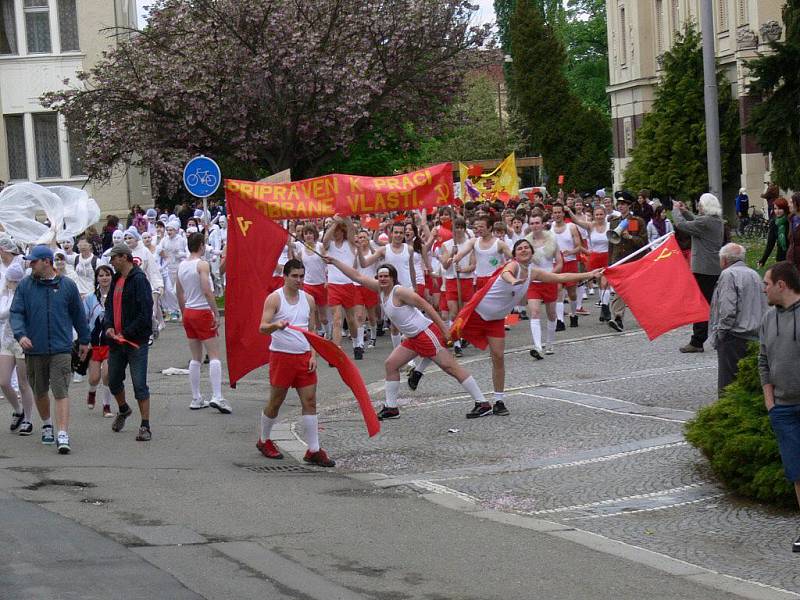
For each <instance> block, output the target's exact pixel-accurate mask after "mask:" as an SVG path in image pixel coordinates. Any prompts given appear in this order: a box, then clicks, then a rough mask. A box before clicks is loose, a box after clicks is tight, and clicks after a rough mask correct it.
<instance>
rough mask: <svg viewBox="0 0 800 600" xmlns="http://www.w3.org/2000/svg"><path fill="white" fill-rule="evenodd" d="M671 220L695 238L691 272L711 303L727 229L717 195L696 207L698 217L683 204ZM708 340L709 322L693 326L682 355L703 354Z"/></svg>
mask: <svg viewBox="0 0 800 600" xmlns="http://www.w3.org/2000/svg"><path fill="white" fill-rule="evenodd" d="M673 208H674V210H673V211H672V218H673V219H674V221H675V229H677V230H678V231H682V232H683V233H688V234H689V235H690V236H691V238H692V260H691V268H692V273H693V274H694V278H695V280H697V285H698V286H700V291H701V292H703V296H705V298H706V300H707V301H708V302H711V295H712V294H713V293H714V286H715V285H716V284H717V279H718V278H719V273H720V268H719V249H720V248H722V244H723V238H724V236H725V226H724V224H723V222H722V207H721V206H720V204H719V200H717V197H716V196H714V194H703V195H702V196H700V200H699V201H698V203H697V210H698V214H697V215H694V214H692V213H691V212H690V211H689V210H688V209H687V208H686V207H685V206H684V204H683V202H675V204H674V207H673ZM707 339H708V321H704V322H702V323H695V324H694V325H693V326H692V339H691V340H690V341H689V343H688V344H687V345H686V346H682V347H681V349H680V350H681V352H702V351H703V344H704V343H705V341H706V340H707Z"/></svg>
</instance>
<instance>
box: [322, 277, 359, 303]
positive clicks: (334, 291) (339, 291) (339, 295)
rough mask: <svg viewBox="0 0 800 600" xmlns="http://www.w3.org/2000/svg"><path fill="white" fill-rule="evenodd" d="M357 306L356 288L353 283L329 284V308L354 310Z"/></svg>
mask: <svg viewBox="0 0 800 600" xmlns="http://www.w3.org/2000/svg"><path fill="white" fill-rule="evenodd" d="M355 305H356V286H354V285H353V284H352V283H329V284H328V306H344V307H345V308H353V307H354V306H355Z"/></svg>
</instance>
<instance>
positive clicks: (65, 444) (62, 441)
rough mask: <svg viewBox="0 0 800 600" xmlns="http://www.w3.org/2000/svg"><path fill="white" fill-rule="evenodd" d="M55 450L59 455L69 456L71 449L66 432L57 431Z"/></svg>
mask: <svg viewBox="0 0 800 600" xmlns="http://www.w3.org/2000/svg"><path fill="white" fill-rule="evenodd" d="M56 448H57V449H58V453H59V454H69V452H70V450H71V448H70V447H69V435H68V434H67V432H66V431H59V432H58V438H57V440H56Z"/></svg>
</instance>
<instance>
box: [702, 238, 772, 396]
mask: <svg viewBox="0 0 800 600" xmlns="http://www.w3.org/2000/svg"><path fill="white" fill-rule="evenodd" d="M744 257H745V249H744V246H740V245H739V244H725V245H724V246H723V247H722V248H721V249H720V251H719V266H720V268H721V269H722V273H721V274H720V276H719V280H718V281H717V287H716V288H715V289H714V295H713V296H712V297H711V315H710V317H709V322H708V324H709V340H710V342H711V345H712V346H713V347H714V348H716V350H717V392H718V394H722V390H723V389H724V388H725V386H727V385H728V384H729V383H731V382H732V381H733V380H734V379H735V378H736V373H737V371H738V369H739V361H740V360H741V359H742V358H743V357H744V355H745V354H746V353H747V344H748V342H750V341H756V340H758V330H759V327H760V326H761V320H762V319H763V317H764V313H765V312H766V310H767V299H766V297H765V296H764V294H763V292H762V289H761V276H760V275H759V274H758V273H757V272H756V271H754V270H753V269H751V268H750V267H748V266H747V265H746V264H745V262H744Z"/></svg>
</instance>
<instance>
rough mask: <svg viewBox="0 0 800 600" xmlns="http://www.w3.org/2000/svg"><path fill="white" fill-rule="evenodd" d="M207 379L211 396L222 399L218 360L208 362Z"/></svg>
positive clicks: (220, 373)
mask: <svg viewBox="0 0 800 600" xmlns="http://www.w3.org/2000/svg"><path fill="white" fill-rule="evenodd" d="M208 377H209V379H211V394H212V395H213V396H214V398H222V363H221V362H220V361H219V359H218V358H215V359H214V360H210V361H208Z"/></svg>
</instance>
